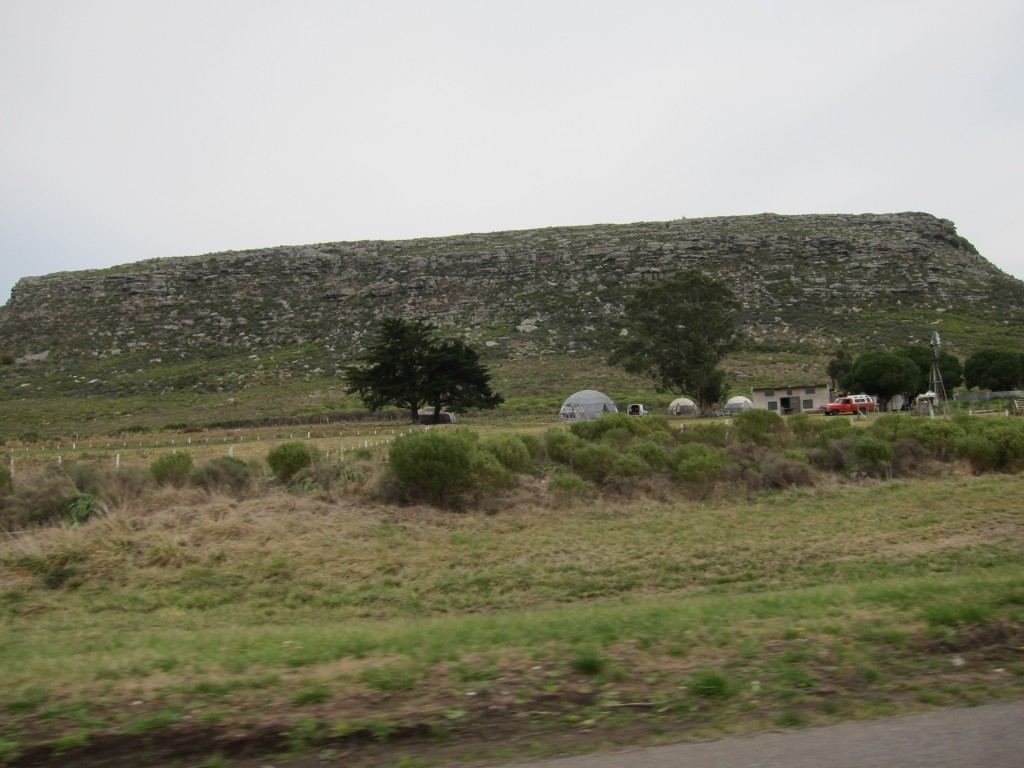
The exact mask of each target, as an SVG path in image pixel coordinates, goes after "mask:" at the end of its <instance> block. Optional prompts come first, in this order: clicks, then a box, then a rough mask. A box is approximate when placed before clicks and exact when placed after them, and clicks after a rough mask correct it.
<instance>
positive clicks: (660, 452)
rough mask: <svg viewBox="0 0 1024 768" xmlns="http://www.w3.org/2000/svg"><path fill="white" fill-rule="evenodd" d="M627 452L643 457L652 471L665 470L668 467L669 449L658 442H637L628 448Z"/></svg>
mask: <svg viewBox="0 0 1024 768" xmlns="http://www.w3.org/2000/svg"><path fill="white" fill-rule="evenodd" d="M626 454H627V455H629V456H637V457H639V458H640V459H642V460H643V462H644V463H645V464H646V465H647V467H648V469H650V470H651V471H652V472H664V471H665V470H666V469H668V451H667V450H665V448H664V446H662V445H659V444H658V443H648V442H644V443H636V444H635V445H631V446H629V448H627V449H626Z"/></svg>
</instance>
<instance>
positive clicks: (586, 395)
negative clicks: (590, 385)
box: [558, 389, 619, 421]
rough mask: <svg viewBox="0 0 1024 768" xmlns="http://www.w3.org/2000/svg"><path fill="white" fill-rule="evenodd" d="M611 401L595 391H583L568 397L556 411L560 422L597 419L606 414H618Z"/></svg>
mask: <svg viewBox="0 0 1024 768" xmlns="http://www.w3.org/2000/svg"><path fill="white" fill-rule="evenodd" d="M618 412H619V409H618V408H617V407H616V406H615V403H613V402H612V401H611V399H610V398H609V397H608V396H606V395H604V394H602V393H601V392H598V391H597V390H596V389H583V390H580V391H579V392H577V393H576V394H574V395H570V396H569V397H568V398H567V399H566V401H565V402H564V403H562V407H561V409H559V411H558V418H559V420H560V421H583V420H585V419H599V418H601V416H603V415H604V414H606V413H618Z"/></svg>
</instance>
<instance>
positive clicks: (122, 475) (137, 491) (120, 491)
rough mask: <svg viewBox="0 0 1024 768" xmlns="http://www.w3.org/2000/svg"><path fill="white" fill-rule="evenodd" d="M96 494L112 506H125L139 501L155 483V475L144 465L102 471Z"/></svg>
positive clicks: (98, 476) (98, 478)
mask: <svg viewBox="0 0 1024 768" xmlns="http://www.w3.org/2000/svg"><path fill="white" fill-rule="evenodd" d="M97 482H98V484H99V487H98V490H97V491H96V492H94V494H93V495H94V496H96V497H97V498H99V499H100V501H102V502H103V503H104V504H107V505H108V506H111V507H123V506H127V505H129V504H132V503H134V502H135V501H138V500H139V499H140V498H142V496H143V494H145V493H146V491H148V490H149V489H150V488H151V487H152V485H153V476H152V475H151V474H150V473H149V470H148V469H144V468H142V467H121V468H120V469H113V470H107V471H103V472H100V473H99V474H98V475H97Z"/></svg>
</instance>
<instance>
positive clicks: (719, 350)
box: [608, 270, 740, 412]
mask: <svg viewBox="0 0 1024 768" xmlns="http://www.w3.org/2000/svg"><path fill="white" fill-rule="evenodd" d="M739 310H740V304H739V302H738V301H737V300H736V297H735V296H734V295H733V293H732V291H731V290H730V289H729V287H728V286H726V285H725V284H724V283H720V282H718V281H717V280H714V279H712V278H710V277H708V276H706V275H704V274H702V273H700V272H698V271H696V270H687V271H684V272H679V273H677V274H675V275H673V276H672V277H669V278H665V279H663V280H659V281H657V282H652V283H649V284H646V285H643V286H641V287H640V288H638V289H637V290H636V292H635V293H634V294H633V296H632V297H631V298H630V299H629V300H628V301H627V302H626V307H625V315H624V317H625V324H626V333H627V335H623V336H619V338H618V339H617V340H616V342H615V343H614V345H613V347H612V353H611V355H610V356H609V359H608V361H609V363H611V364H612V365H617V366H619V367H621V368H623V369H625V370H626V371H629V372H630V373H636V374H640V375H643V376H648V377H650V378H652V379H653V380H654V381H655V384H656V385H657V387H658V389H659V390H661V391H665V390H669V391H673V392H678V393H685V394H689V395H692V396H694V397H696V398H698V399H699V400H700V405H701V410H703V411H705V412H707V411H709V410H711V408H712V406H713V405H714V404H715V403H716V402H718V401H719V400H720V399H721V398H722V395H723V390H724V389H725V372H724V371H722V370H721V369H719V368H718V363H719V361H720V360H721V359H722V357H723V356H724V355H725V354H726V353H727V352H729V351H730V350H732V349H733V348H734V347H735V346H736V343H737V333H736V318H737V315H738V313H739Z"/></svg>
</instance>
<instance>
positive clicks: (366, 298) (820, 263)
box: [0, 213, 1024, 360]
mask: <svg viewBox="0 0 1024 768" xmlns="http://www.w3.org/2000/svg"><path fill="white" fill-rule="evenodd" d="M683 268H697V269H700V270H703V271H704V272H706V273H708V274H711V275H714V276H716V277H719V278H721V279H723V280H726V281H727V282H728V283H729V284H730V285H731V286H732V288H733V289H734V290H735V292H736V294H737V295H738V297H739V298H740V299H741V301H742V303H743V306H744V317H743V324H744V326H745V330H746V331H747V333H748V338H751V339H753V340H754V343H765V344H800V345H805V346H809V347H813V348H819V349H826V348H827V349H832V348H833V347H834V345H835V343H836V340H837V339H840V338H844V337H856V333H855V332H852V331H851V329H852V328H853V327H854V326H857V324H858V322H859V321H860V319H862V318H864V317H867V316H869V315H870V316H874V317H878V316H879V313H882V314H885V313H897V312H901V313H904V314H905V319H906V321H907V323H911V324H912V323H914V322H917V323H921V324H924V323H926V322H927V318H926V315H927V316H928V317H931V316H933V315H934V314H935V313H943V312H970V313H972V315H973V316H979V315H980V316H991V317H992V318H993V319H994V320H995V319H998V320H999V321H1000V322H1002V321H1005V320H1006V319H1007V318H1013V317H1019V316H1020V314H1021V310H1022V307H1024V284H1022V283H1020V282H1019V281H1017V280H1015V279H1013V278H1010V277H1008V276H1007V275H1005V274H1003V273H1002V272H1000V271H999V270H998V269H996V268H995V267H994V266H993V265H992V264H990V263H989V262H988V261H986V260H985V259H984V258H982V257H981V256H980V255H979V254H978V252H977V251H976V250H975V248H974V247H973V246H972V245H971V244H970V243H969V242H968V241H967V240H965V239H964V238H962V237H960V236H959V235H958V234H957V232H956V228H955V226H954V225H953V223H952V222H950V221H947V220H943V219H938V218H935V217H934V216H931V215H928V214H924V213H900V214H864V215H808V216H781V215H775V214H762V215H757V216H735V217H719V218H704V219H680V220H675V221H665V222H644V223H635V224H625V225H594V226H580V227H553V228H547V229H538V230H527V231H510V232H495V233H490V234H471V235H461V236H454V237H444V238H425V239H416V240H402V241H372V242H371V241H366V242H352V243H322V244H318V245H304V246H296V247H278V248H266V249H257V250H249V251H237V252H236V251H231V252H226V253H215V254H207V255H203V256H187V257H176V258H163V259H154V260H148V261H141V262H138V263H134V264H128V265H124V266H121V267H116V268H111V269H104V270H94V271H84V272H67V273H58V274H52V275H47V276H45V277H34V278H24V279H23V280H21V281H20V282H19V283H18V284H17V285H16V286H15V288H14V290H13V292H12V295H11V299H10V301H9V302H8V304H7V305H6V306H4V307H2V308H0V350H2V349H9V350H11V351H12V352H14V353H15V354H16V355H18V356H24V355H27V354H39V353H42V352H49V353H50V359H51V360H53V359H55V358H56V359H63V360H71V359H75V358H77V357H79V356H87V357H97V356H106V355H112V354H119V353H120V354H123V353H130V352H142V353H145V354H146V355H152V356H154V357H156V356H167V355H174V356H178V357H181V356H188V355H190V354H194V353H198V352H200V351H202V350H209V349H212V348H218V349H221V350H225V349H229V350H234V351H236V352H239V353H242V352H245V351H253V352H255V351H259V350H261V349H266V348H274V347H284V346H290V345H295V344H301V343H306V342H316V343H318V344H323V345H325V346H326V347H328V348H330V349H332V350H334V351H335V352H336V353H337V354H339V355H340V356H341V357H344V356H346V355H347V354H349V353H352V352H354V351H356V350H358V349H360V348H361V345H362V343H363V341H364V340H365V338H366V334H367V332H368V330H369V329H370V328H371V325H372V321H373V319H374V318H375V317H377V316H380V315H385V314H387V315H402V316H407V317H424V318H428V319H430V320H432V321H433V322H435V323H436V324H437V325H439V326H442V327H445V328H451V329H454V330H456V331H457V332H459V333H461V334H463V335H465V336H466V337H467V338H468V339H470V340H471V341H476V342H480V343H483V342H488V341H489V342H491V343H490V344H488V345H487V346H488V348H491V347H494V346H499V347H503V348H505V349H506V350H507V351H508V352H509V353H514V354H534V353H536V354H539V353H544V352H559V353H567V352H572V351H586V350H589V349H595V348H598V347H599V346H600V345H602V344H603V343H604V340H606V339H607V338H608V336H609V335H610V334H612V333H618V331H619V325H618V324H619V321H620V310H621V306H622V303H623V301H624V299H625V297H626V296H627V295H628V291H629V289H630V288H631V287H632V286H634V285H635V284H636V283H638V282H640V281H644V280H654V279H657V278H658V277H659V276H661V275H665V274H669V273H672V272H675V271H676V270H679V269H683ZM858 327H859V326H858ZM876 333H877V330H876ZM496 341H497V342H499V343H498V344H497V345H495V343H494V342H496Z"/></svg>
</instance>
